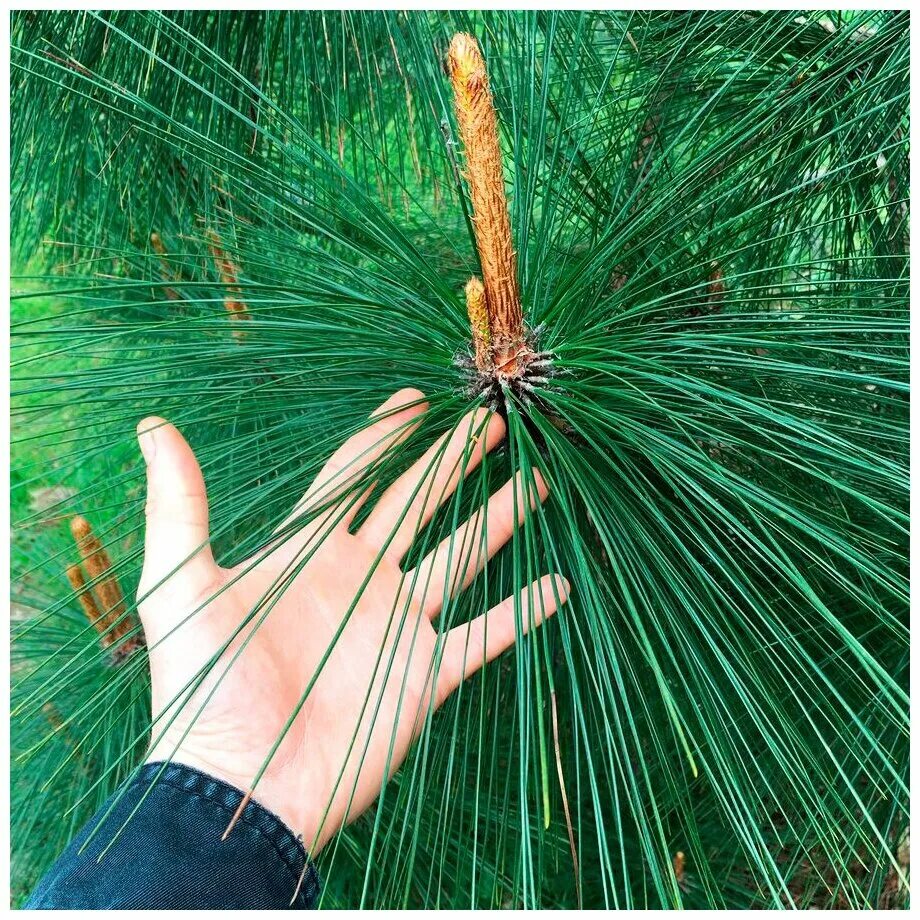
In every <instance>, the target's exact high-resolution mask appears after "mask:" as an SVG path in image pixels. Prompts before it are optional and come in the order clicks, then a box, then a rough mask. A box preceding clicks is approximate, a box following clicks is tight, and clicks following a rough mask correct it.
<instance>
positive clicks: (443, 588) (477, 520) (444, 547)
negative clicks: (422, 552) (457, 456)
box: [406, 468, 549, 619]
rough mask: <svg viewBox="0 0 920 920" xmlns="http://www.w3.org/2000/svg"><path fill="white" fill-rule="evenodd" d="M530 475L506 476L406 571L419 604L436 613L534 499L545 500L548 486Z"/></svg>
mask: <svg viewBox="0 0 920 920" xmlns="http://www.w3.org/2000/svg"><path fill="white" fill-rule="evenodd" d="M532 475H533V479H531V478H530V475H528V476H527V477H526V478H525V477H524V475H523V472H519V473H517V475H516V476H515V477H514V479H511V480H509V481H508V482H506V483H505V484H504V485H503V486H502V487H501V488H500V489H499V490H498V491H497V492H496V493H495V494H494V495H492V496H491V497H490V498H489V501H488V502H487V503H486V506H485V508H480V509H479V510H478V511H477V512H476V513H475V514H474V515H473V516H472V517H471V518H470V519H469V520H468V521H467V522H466V523H465V524H463V525H462V526H461V527H460V528H459V529H458V530H457V531H455V532H454V533H453V534H451V536H449V537H446V538H445V539H444V540H442V541H441V543H440V544H439V545H438V546H437V548H436V549H435V550H433V551H432V552H431V553H429V554H428V555H427V556H426V557H425V558H424V559H423V560H422V561H421V563H420V564H419V566H418V569H417V571H416V572H409V574H408V575H407V576H406V580H407V582H408V583H409V584H415V585H418V590H417V594H422V597H421V603H420V606H421V608H422V610H423V611H424V612H425V614H426V616H428V617H429V618H430V619H434V617H435V616H437V614H438V613H440V611H441V607H442V605H443V604H444V602H445V601H446V600H447V598H449V597H452V596H453V595H454V594H456V593H458V592H459V591H462V590H463V589H464V588H466V587H469V585H470V583H471V582H472V581H473V579H474V578H475V577H476V575H477V573H479V572H480V571H482V569H483V568H484V566H485V564H486V562H487V561H488V560H489V559H491V558H492V557H493V556H494V555H495V554H496V553H497V552H498V551H499V550H500V549H501V548H502V547H503V546H504V545H505V544H506V543H507V542H508V541H509V540H510V539H511V536H512V534H513V533H514V531H515V529H516V528H517V527H520V526H521V525H522V524H523V523H524V520H525V519H526V518H527V517H528V516H529V515H530V514H531V513H532V512H533V511H534V509H535V508H536V507H537V503H538V502H544V501H546V497H547V495H549V488H548V487H547V485H546V481H545V480H544V479H543V477H542V476H541V475H540V471H539V470H538V469H536V468H534V469H533V471H532Z"/></svg>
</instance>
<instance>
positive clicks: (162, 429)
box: [138, 389, 568, 855]
mask: <svg viewBox="0 0 920 920" xmlns="http://www.w3.org/2000/svg"><path fill="white" fill-rule="evenodd" d="M423 399H424V398H423V396H422V394H421V393H419V392H418V391H416V390H411V389H409V390H401V391H400V392H398V393H396V394H395V395H394V396H392V397H391V398H390V399H389V400H387V402H385V403H384V404H383V405H382V406H381V407H380V408H379V409H378V410H377V411H376V412H375V413H374V416H372V419H373V420H372V422H371V424H369V426H368V427H367V428H365V429H364V430H363V431H361V432H359V433H358V434H356V435H355V436H353V437H352V438H351V439H349V440H348V441H347V442H346V443H345V444H344V445H343V446H342V447H341V448H339V450H337V451H336V452H335V454H334V455H333V456H332V457H331V458H330V459H329V461H328V462H327V464H326V465H325V467H324V468H323V470H322V471H321V473H320V474H319V476H318V477H317V478H316V480H315V481H314V483H313V484H312V485H311V486H310V488H309V490H308V491H307V493H306V494H305V495H304V497H303V499H302V500H301V502H299V503H298V505H297V507H296V508H295V509H294V511H293V513H292V514H291V516H290V517H289V519H288V520H287V521H286V522H285V523H284V524H282V526H281V527H280V528H279V529H278V531H277V532H276V534H277V537H276V540H275V541H274V542H273V543H272V545H271V546H269V547H267V548H266V549H265V550H264V551H262V552H261V553H259V554H258V555H257V556H256V557H254V558H252V559H249V560H247V561H245V562H243V563H241V564H240V565H238V566H235V567H233V568H232V569H227V568H222V567H220V566H218V565H217V564H216V562H215V561H214V558H213V556H212V554H211V551H210V547H209V545H208V540H209V533H208V503H207V498H206V495H205V487H204V479H203V477H202V474H201V471H200V469H199V466H198V463H197V461H196V459H195V456H194V454H193V453H192V451H191V448H190V447H189V446H188V444H187V443H186V442H185V440H184V439H183V438H182V436H181V435H180V434H179V432H178V431H177V430H176V429H175V428H174V427H173V426H171V425H169V424H167V423H166V422H164V421H163V420H162V419H158V418H149V419H146V420H145V421H144V422H142V423H141V425H140V426H139V431H140V432H141V437H140V444H141V449H142V451H143V453H144V456H145V459H146V462H147V477H148V497H147V533H146V543H145V556H144V571H143V575H142V578H141V584H140V589H139V592H138V595H139V601H140V605H139V611H140V615H141V620H142V622H143V626H144V630H145V633H146V635H147V640H148V645H149V646H150V668H151V680H152V686H153V712H154V715H155V717H156V721H155V725H154V731H153V742H152V744H151V750H150V754H149V759H150V760H163V759H171V760H173V761H178V762H181V763H185V764H187V765H189V766H192V767H195V768H197V769H200V770H203V771H204V772H207V773H209V774H211V775H213V776H216V777H218V778H220V779H223V780H225V781H227V782H229V783H231V784H232V785H234V786H237V787H238V788H241V789H247V790H248V789H251V788H252V787H253V782H254V780H256V778H258V782H257V784H256V786H255V788H254V791H253V795H254V797H255V798H256V799H257V800H258V801H260V802H261V803H262V804H263V805H265V806H266V807H268V808H270V809H272V810H273V811H275V812H276V813H277V814H278V815H279V816H280V817H281V818H282V819H283V820H284V821H285V822H286V823H287V824H288V825H289V826H290V827H291V828H292V829H294V830H295V831H296V832H298V833H302V834H303V837H304V842H305V844H306V845H307V846H308V848H309V849H310V850H311V852H312V853H313V854H314V855H315V854H316V853H317V852H318V851H319V850H320V849H321V848H322V847H323V846H324V845H325V843H326V842H327V841H328V840H329V838H330V837H331V836H332V835H333V834H334V833H336V831H338V830H339V829H340V828H341V827H342V826H344V824H346V823H347V822H348V821H351V820H354V819H355V818H356V817H358V815H360V814H361V813H362V812H363V811H364V810H366V809H367V808H368V807H369V806H370V805H371V804H372V803H373V802H374V800H375V799H376V798H377V795H378V794H379V792H380V789H381V787H382V785H383V783H384V782H385V781H386V779H387V778H388V777H389V776H390V775H392V773H393V772H395V770H397V769H398V768H399V766H400V764H401V763H402V761H403V760H404V758H405V756H406V754H407V752H408V750H409V747H410V745H411V743H412V741H413V740H414V738H415V737H416V736H417V734H418V733H419V731H420V730H421V728H422V726H423V725H424V722H425V719H426V718H428V716H429V714H430V713H431V712H432V711H433V710H435V709H437V708H438V707H439V706H440V705H441V703H442V702H443V701H444V700H445V699H446V697H447V696H448V695H449V694H450V693H451V692H452V691H453V690H455V689H456V688H457V687H458V686H459V684H460V683H461V682H462V681H463V680H464V679H465V678H466V677H468V676H470V675H471V674H473V673H475V671H477V670H478V669H479V668H480V667H481V666H482V665H483V663H484V662H485V661H489V660H491V659H493V658H494V657H495V656H497V655H499V654H501V652H503V651H504V650H505V649H507V648H508V647H509V646H510V645H512V644H513V643H514V641H515V638H516V636H517V635H518V634H520V633H521V632H523V631H526V630H527V628H529V627H530V626H533V625H537V624H539V623H541V622H542V621H543V619H545V618H546V617H547V616H550V615H551V614H552V613H554V612H555V610H556V608H557V606H558V605H559V604H561V603H564V601H565V598H566V596H567V591H568V585H567V584H566V582H565V580H564V579H562V578H561V577H560V576H558V575H555V576H547V577H544V578H542V579H540V580H539V581H537V582H535V583H534V584H532V585H530V586H529V587H528V588H527V589H526V590H525V591H524V592H522V594H521V596H520V598H513V597H512V598H508V599H506V600H505V601H504V602H502V603H501V604H499V605H498V606H497V607H495V608H493V609H492V610H491V611H489V612H487V613H483V614H482V615H481V616H479V617H477V618H476V619H474V620H473V621H472V622H471V623H469V624H465V625H463V626H458V627H455V628H454V629H451V630H447V631H446V632H442V633H439V632H438V631H436V630H435V628H434V627H433V626H432V621H433V620H434V619H436V618H437V616H438V614H439V613H440V612H441V609H442V606H443V604H444V603H445V601H446V600H447V599H448V598H450V597H451V596H453V595H454V594H456V593H457V592H458V591H460V590H462V589H463V588H464V587H465V586H466V585H468V584H469V583H470V581H471V580H472V579H473V578H474V577H475V575H476V574H477V573H478V572H479V571H480V570H481V569H482V567H483V566H484V565H485V563H486V561H487V560H488V558H489V557H490V556H492V555H493V554H494V553H495V552H497V551H498V550H499V549H500V548H501V547H502V546H503V545H504V544H505V543H506V542H507V541H508V540H509V539H510V537H511V535H512V533H513V531H514V529H515V527H516V526H518V525H519V524H520V523H522V522H523V520H524V518H525V517H526V515H527V514H528V513H529V511H530V510H532V509H533V508H534V507H535V504H536V502H537V501H538V500H539V501H543V500H544V499H545V498H546V495H547V488H546V486H545V484H544V482H543V480H542V479H541V478H540V476H539V474H538V473H537V472H536V471H532V475H530V474H528V475H526V476H525V475H522V474H518V475H517V476H516V477H515V478H514V479H513V480H512V481H510V482H508V483H506V485H505V486H504V487H502V488H501V489H499V490H498V491H497V492H496V493H495V494H494V495H493V496H492V497H491V498H490V500H489V502H488V503H487V505H486V506H485V507H484V508H483V509H482V510H481V511H480V512H479V513H477V514H476V515H474V516H473V518H471V519H470V520H469V521H468V522H466V524H464V525H463V526H462V527H461V528H460V529H459V530H458V531H457V533H456V534H454V535H453V537H451V538H448V539H445V540H444V541H443V542H442V543H441V545H440V546H438V547H435V548H434V549H433V550H432V552H431V553H429V554H428V555H427V556H426V557H425V558H424V559H423V560H422V561H421V562H420V563H419V565H418V566H417V567H416V568H415V569H414V570H412V571H408V572H404V571H403V569H402V567H401V565H400V563H401V560H402V557H403V556H404V555H405V554H406V551H407V550H408V549H409V546H410V545H411V543H412V541H413V539H414V538H415V536H416V535H417V533H418V531H419V530H420V529H421V528H422V527H423V526H424V525H425V523H427V522H428V521H429V520H430V518H431V517H432V515H433V514H434V512H435V511H436V510H437V508H438V506H439V505H440V504H441V503H442V502H444V501H445V500H446V499H447V498H448V497H449V496H450V495H452V494H453V493H454V491H455V489H456V488H457V486H458V484H459V483H460V482H461V480H462V479H463V477H464V476H465V475H466V474H467V473H468V472H469V471H471V470H472V469H473V468H474V467H476V466H477V465H478V464H479V463H480V462H481V460H482V458H483V456H484V455H485V454H486V453H487V452H488V451H489V450H491V449H492V448H493V447H495V445H496V444H498V443H499V442H500V441H501V439H502V438H503V437H504V431H505V429H504V423H503V422H502V420H501V418H500V417H498V416H496V415H494V414H492V413H488V412H486V411H485V410H479V411H477V412H474V413H471V414H470V415H468V416H466V417H464V419H463V420H462V421H461V422H460V424H459V425H458V426H457V427H456V428H455V429H454V430H453V431H452V432H451V433H449V434H448V435H445V436H444V438H442V439H441V440H440V441H438V442H437V443H436V444H435V445H433V446H432V447H431V448H430V449H429V450H428V452H427V453H426V454H425V455H424V456H423V457H422V458H420V459H419V460H418V461H417V462H416V463H415V464H414V465H413V466H412V467H411V468H410V469H409V470H407V471H406V472H405V473H404V474H403V475H402V476H401V477H400V478H399V479H397V481H396V482H395V483H394V484H393V485H392V486H390V487H389V488H388V489H387V490H386V491H385V492H384V493H383V495H382V496H381V497H380V499H379V500H378V501H377V503H376V505H375V506H374V508H373V510H372V511H371V513H370V514H369V515H368V517H367V519H366V520H365V521H364V522H363V523H362V525H361V526H360V528H359V529H358V530H357V532H356V533H352V532H351V530H350V528H351V526H352V525H353V524H354V519H355V516H356V514H357V512H358V509H359V507H360V505H361V501H362V499H361V497H360V496H359V494H358V493H357V492H356V489H355V484H356V482H358V481H360V480H361V479H362V477H366V475H367V473H368V471H369V470H371V471H372V470H373V468H374V465H375V464H376V463H378V462H379V461H380V459H381V457H382V456H383V455H384V453H385V452H387V451H388V450H390V449H391V448H392V447H393V445H394V444H395V443H397V442H398V441H400V440H402V439H404V438H405V437H406V436H407V435H408V434H409V433H410V431H411V430H412V429H413V428H414V427H415V426H416V425H417V424H418V421H419V418H420V416H421V415H422V413H423V412H424V411H425V404H424V402H423ZM366 495H367V491H364V497H366ZM279 739H280V740H279ZM267 759H268V763H267V766H265V769H264V772H262V774H261V776H259V774H260V770H261V769H262V767H263V765H264V764H265V763H266V760H267Z"/></svg>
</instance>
